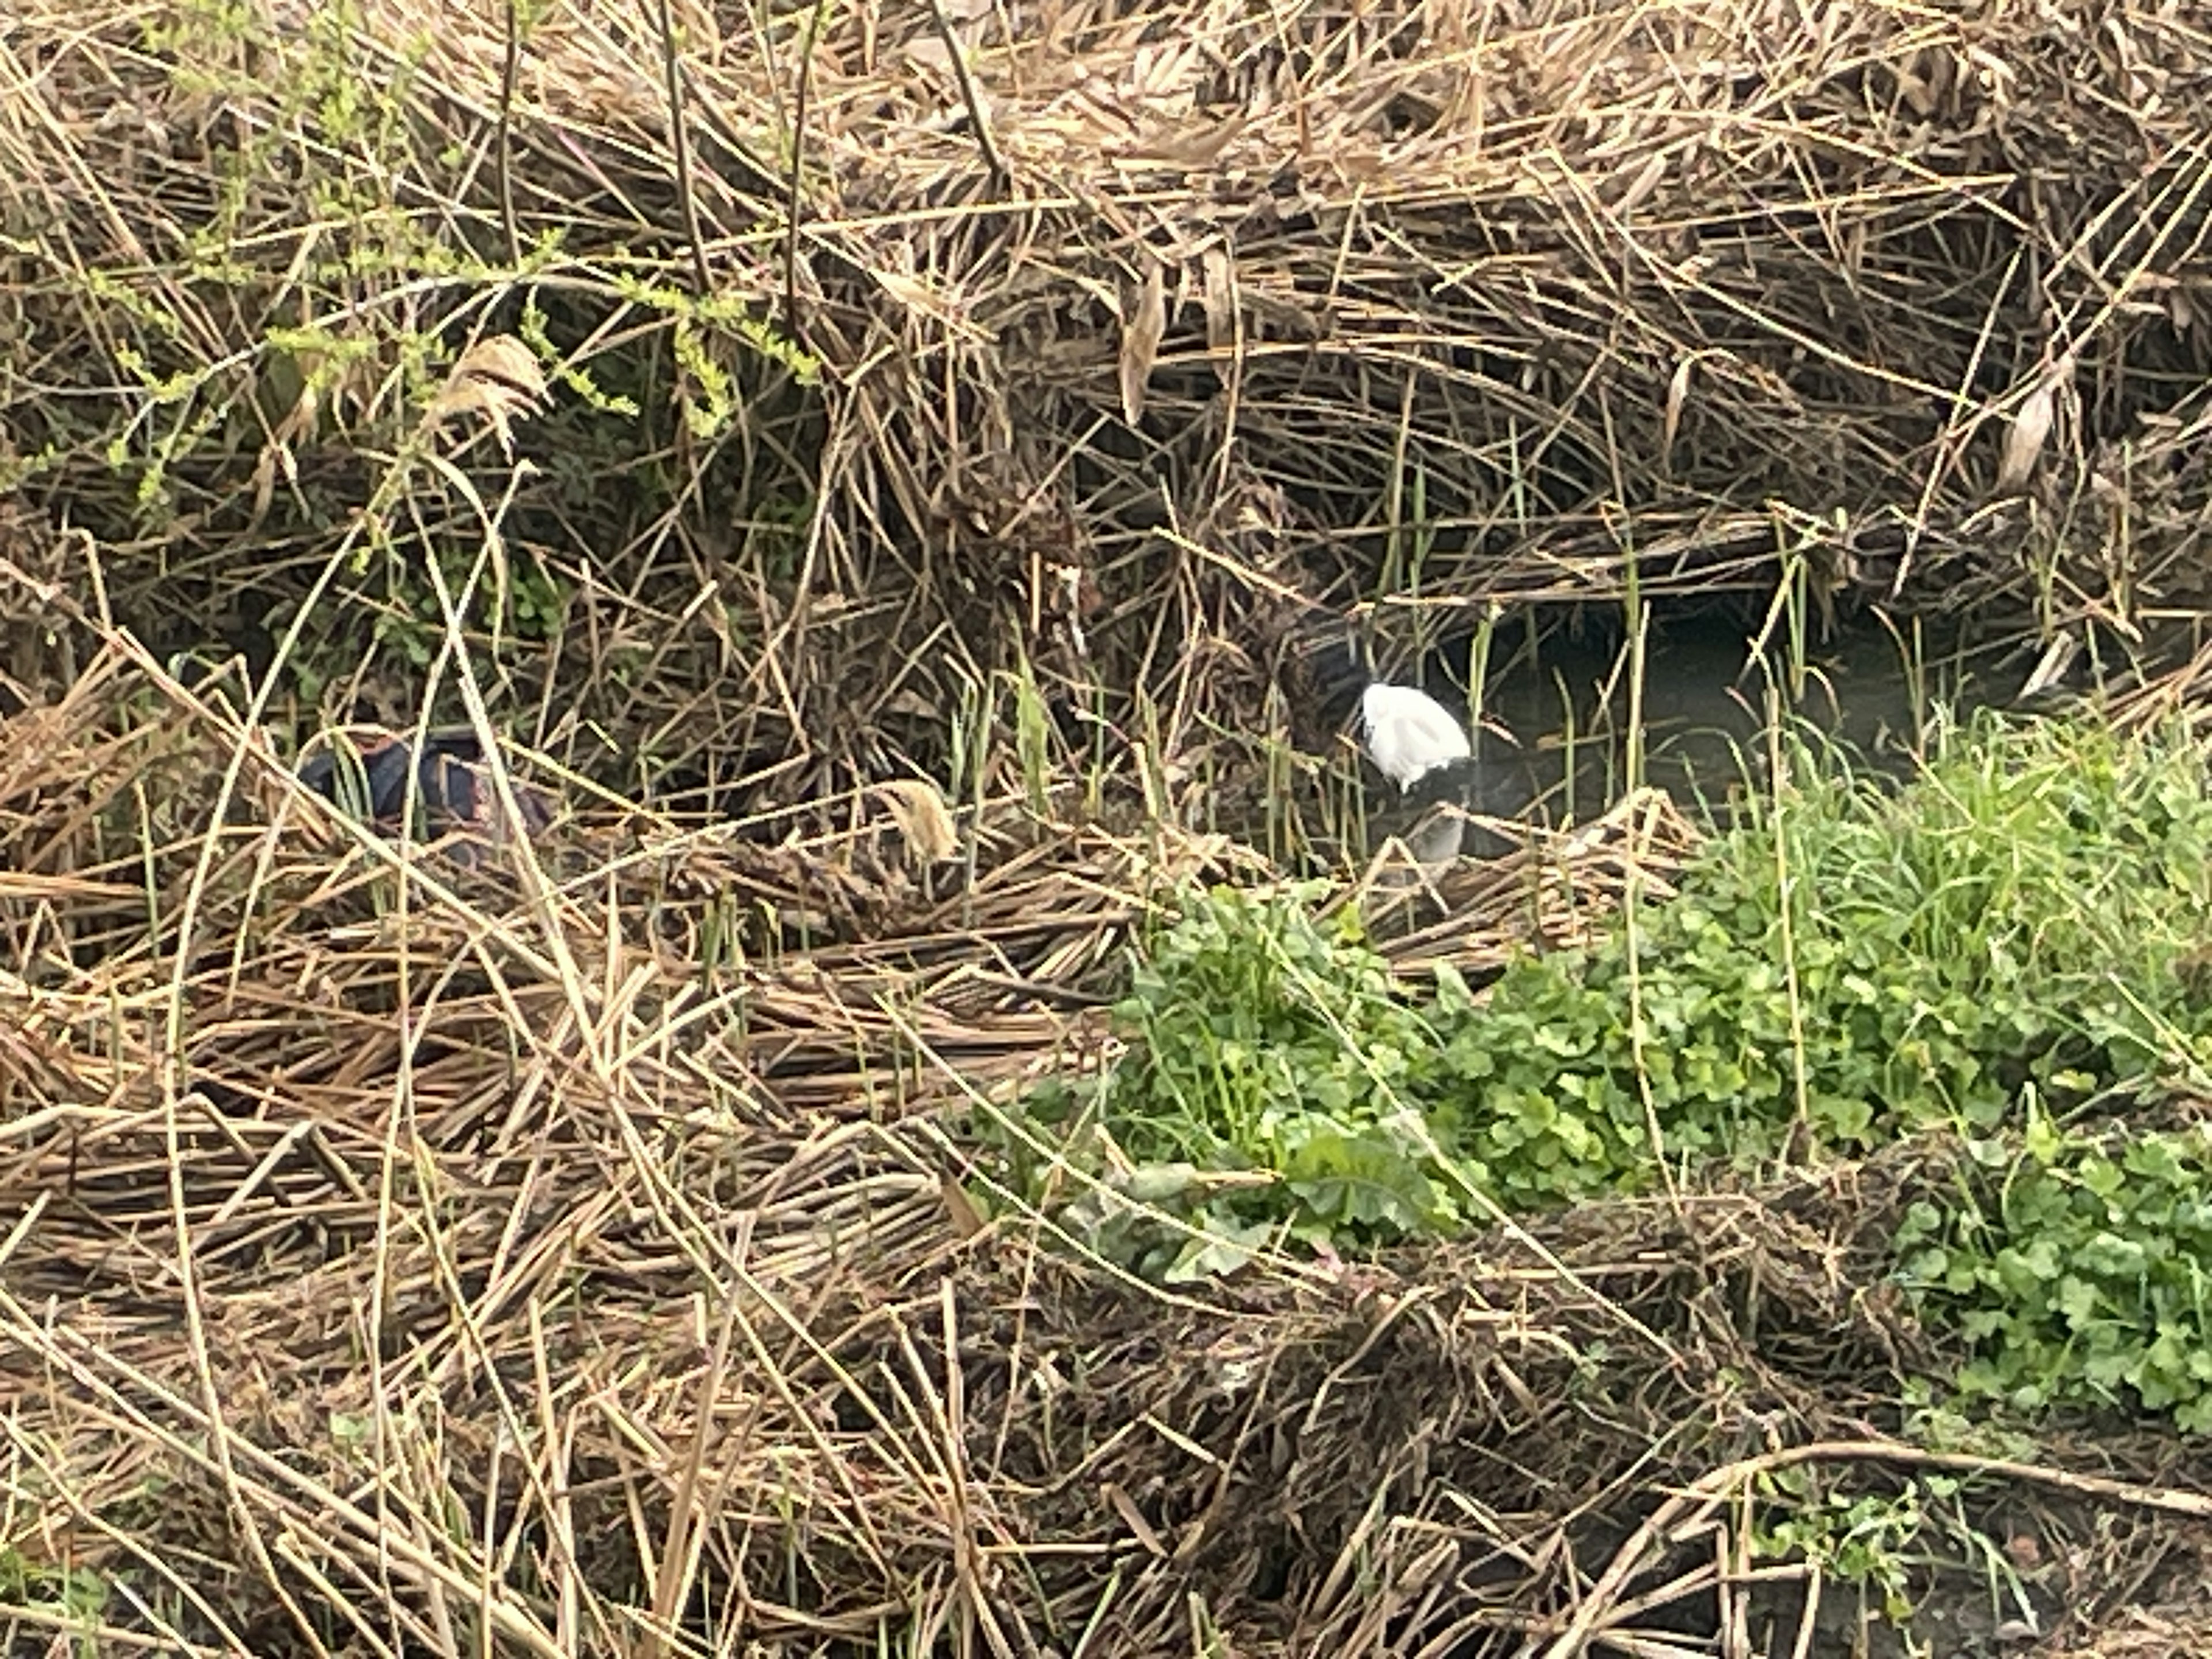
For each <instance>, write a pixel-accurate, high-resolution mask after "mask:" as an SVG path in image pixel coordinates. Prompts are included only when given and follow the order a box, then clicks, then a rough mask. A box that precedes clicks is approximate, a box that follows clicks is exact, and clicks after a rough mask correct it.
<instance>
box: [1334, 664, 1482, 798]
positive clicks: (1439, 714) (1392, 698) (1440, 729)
mask: <svg viewBox="0 0 2212 1659" xmlns="http://www.w3.org/2000/svg"><path fill="white" fill-rule="evenodd" d="M1359 714H1360V723H1361V725H1362V726H1364V728H1365V732H1366V738H1367V752H1368V754H1369V755H1370V757H1373V759H1374V762H1375V764H1376V766H1377V767H1378V768H1380V769H1382V773H1383V776H1384V777H1386V778H1388V779H1389V780H1390V781H1391V782H1393V783H1395V784H1396V785H1397V786H1398V793H1400V794H1401V795H1403V794H1404V793H1407V791H1408V790H1410V789H1412V788H1413V786H1414V785H1415V784H1417V783H1419V781H1421V780H1422V779H1423V778H1425V777H1427V776H1428V775H1430V774H1431V773H1432V772H1438V771H1442V770H1443V769H1444V768H1446V767H1449V766H1450V765H1452V764H1454V763H1455V762H1462V761H1471V760H1473V759H1474V744H1472V743H1470V742H1468V735H1467V728H1466V727H1465V726H1462V725H1461V724H1460V723H1459V721H1458V720H1455V719H1454V718H1453V716H1452V713H1451V711H1450V710H1449V709H1448V708H1445V707H1444V706H1443V704H1442V703H1440V702H1437V700H1436V699H1435V698H1434V697H1432V696H1429V694H1428V693H1427V692H1425V691H1419V690H1414V688H1413V687H1412V686H1410V685H1387V684H1383V682H1382V681H1380V680H1377V681H1376V682H1374V683H1373V684H1370V685H1369V686H1368V688H1367V690H1366V691H1365V692H1364V694H1363V695H1362V696H1361V697H1360V700H1359Z"/></svg>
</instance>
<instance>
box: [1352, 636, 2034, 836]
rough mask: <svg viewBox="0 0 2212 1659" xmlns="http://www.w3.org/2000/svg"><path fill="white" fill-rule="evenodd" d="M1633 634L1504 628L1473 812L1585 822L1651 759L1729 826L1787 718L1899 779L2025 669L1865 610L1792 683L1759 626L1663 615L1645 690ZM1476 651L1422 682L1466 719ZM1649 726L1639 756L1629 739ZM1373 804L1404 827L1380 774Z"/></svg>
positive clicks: (1652, 778) (1389, 829)
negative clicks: (1939, 732)
mask: <svg viewBox="0 0 2212 1659" xmlns="http://www.w3.org/2000/svg"><path fill="white" fill-rule="evenodd" d="M1622 632H1623V630H1622V629H1620V626H1619V625H1618V624H1617V623H1613V624H1611V625H1609V626H1607V625H1604V624H1600V625H1594V626H1590V627H1589V628H1587V629H1585V630H1584V631H1583V636H1582V637H1581V638H1575V637H1571V635H1569V633H1568V631H1567V630H1565V629H1562V628H1554V629H1552V630H1551V631H1549V632H1548V633H1547V634H1546V635H1543V636H1542V637H1541V638H1532V637H1530V635H1528V634H1527V633H1523V632H1522V631H1521V630H1519V629H1515V628H1512V627H1508V628H1506V629H1502V630H1500V632H1499V633H1498V635H1496V636H1495V637H1494V638H1493V640H1492V644H1491V648H1490V653H1489V659H1488V663H1487V665H1486V672H1485V674H1484V676H1483V681H1484V683H1483V686H1482V698H1481V703H1482V706H1481V711H1480V712H1481V716H1482V718H1481V722H1480V729H1479V730H1478V731H1477V732H1476V734H1475V754H1476V766H1475V771H1474V783H1473V786H1472V788H1471V790H1470V792H1469V796H1468V799H1467V802H1466V805H1468V807H1469V808H1470V810H1472V811H1474V812H1475V813H1476V814H1478V815H1480V816H1482V817H1492V818H1500V819H1514V820H1519V821H1522V822H1526V823H1541V824H1547V825H1550V826H1553V827H1560V826H1564V825H1566V824H1570V823H1588V822H1589V821H1590V820H1591V819H1593V818H1595V817H1599V816H1601V814H1603V813H1604V812H1605V811H1607V808H1608V807H1610V806H1611V805H1613V804H1614V803H1615V802H1617V801H1618V800H1619V799H1620V798H1621V796H1622V795H1623V794H1625V793H1626V792H1627V789H1628V787H1629V785H1630V782H1631V770H1632V766H1634V765H1638V764H1640V767H1641V781H1643V782H1644V783H1645V784H1647V785H1651V786H1656V787H1660V788H1662V789H1665V790H1666V791H1667V792H1668V794H1670V795H1671V796H1672V797H1673V798H1674V800H1675V802H1676V804H1677V805H1680V807H1681V808H1682V809H1683V810H1684V811H1686V813H1688V814H1689V815H1690V816H1691V817H1693V818H1694V819H1696V820H1697V821H1699V822H1701V823H1705V824H1707V825H1709V826H1718V825H1723V824H1725V823H1727V822H1729V819H1730V817H1732V816H1733V811H1734V803H1735V802H1736V801H1738V800H1741V799H1742V798H1743V794H1744V792H1745V791H1746V789H1747V788H1748V789H1752V790H1763V789H1764V788H1765V787H1766V779H1767V776H1768V772H1769V764H1768V757H1769V752H1770V750H1769V744H1768V738H1769V735H1770V732H1771V722H1772V719H1773V717H1774V716H1775V715H1776V714H1781V715H1784V716H1787V715H1789V714H1791V713H1793V712H1794V713H1795V714H1799V715H1802V717H1804V718H1805V720H1808V722H1809V723H1810V724H1811V725H1812V726H1814V728H1816V729H1817V730H1819V731H1820V732H1825V733H1826V734H1827V735H1828V736H1830V737H1831V738H1834V739H1835V740H1837V741H1838V743H1840V744H1842V745H1844V747H1845V749H1846V750H1848V751H1849V752H1850V754H1851V756H1852V758H1853V760H1854V762H1855V763H1859V764H1863V765H1864V766H1866V767H1869V768H1871V769H1875V771H1878V772H1881V773H1887V774H1889V775H1903V774H1904V773H1905V771H1907V770H1908V769H1910V767H1911V763H1912V758H1913V755H1914V753H1915V750H1916V746H1917V740H1918V737H1919V734H1920V732H1922V731H1923V727H1924V726H1925V724H1926V722H1927V720H1928V719H1929V716H1930V714H1932V713H1933V712H1934V711H1935V710H1936V708H1938V707H1939V706H1941V707H1947V708H1949V709H1951V710H1952V711H1953V712H1954V713H1957V714H1964V713H1966V712H1967V711H1969V710H1971V709H1972V708H1976V707H1978V706H1981V705H1984V704H1987V703H1990V702H2002V701H2005V700H2007V699H2009V698H2010V697H2011V696H2014V695H2015V693H2016V692H2017V691H2018V690H2019V688H2020V686H2021V683H2022V682H2023V680H2024V679H2025V678H2026V676H2027V670H2028V665H2027V663H2025V662H2022V661H2021V660H2019V659H2018V653H2012V654H2011V655H2009V656H2007V655H2003V654H2001V653H1994V652H1984V653H1978V654H1973V655H1970V654H1969V653H1965V652H1963V651H1960V650H1959V649H1957V648H1956V647H1953V646H1950V645H1948V644H1938V643H1936V642H1935V641H1931V640H1926V639H1923V640H1920V641H1915V639H1914V638H1913V635H1911V633H1910V632H1906V633H1905V634H1904V635H1903V637H1902V639H1900V637H1899V635H1897V634H1893V633H1892V632H1891V631H1890V630H1889V629H1887V628H1885V627H1884V626H1883V625H1882V624H1881V622H1880V621H1879V620H1878V619H1875V618H1871V617H1869V618H1866V619H1863V620H1861V621H1858V622H1855V623H1851V624H1850V625H1848V626H1844V627H1839V628H1838V629H1837V630H1836V632H1835V633H1834V635H1832V637H1831V638H1829V639H1828V640H1826V641H1821V642H1819V643H1817V644H1814V645H1812V646H1811V647H1808V649H1807V651H1806V652H1805V656H1804V661H1803V664H1802V672H1801V673H1800V674H1798V675H1796V676H1795V677H1793V676H1792V675H1791V674H1790V669H1789V665H1788V661H1787V655H1788V653H1787V652H1786V650H1785V649H1784V648H1782V647H1778V646H1777V645H1776V644H1775V643H1773V642H1772V641H1770V642H1769V643H1768V646H1767V649H1766V650H1765V653H1764V655H1763V656H1762V655H1761V654H1760V653H1759V652H1758V650H1757V649H1756V644H1755V634H1756V628H1755V626H1754V627H1753V628H1751V629H1747V628H1746V626H1745V625H1744V623H1743V621H1742V619H1741V618H1740V617H1728V616H1724V615H1713V614H1708V615H1699V616H1689V617H1674V618H1671V619H1669V620H1668V621H1666V622H1664V623H1658V622H1656V621H1655V623H1653V624H1652V626H1651V628H1650V630H1649V631H1648V632H1647V634H1646V636H1645V643H1644V661H1643V674H1642V685H1641V691H1640V696H1638V695H1632V678H1633V672H1632V668H1633V665H1632V661H1631V654H1630V653H1629V652H1628V651H1627V649H1626V644H1625V641H1624V640H1623V638H1622V637H1621V635H1622ZM1471 655H1472V653H1471V651H1470V649H1469V647H1467V646H1466V645H1464V644H1462V645H1460V646H1459V647H1456V648H1452V647H1447V648H1445V649H1444V650H1443V651H1441V652H1439V653H1437V656H1436V657H1435V658H1433V659H1431V661H1430V662H1429V664H1428V665H1426V671H1425V673H1424V675H1423V677H1422V678H1423V682H1424V686H1425V690H1428V691H1429V692H1430V693H1431V695H1432V696H1436V697H1437V698H1438V699H1439V700H1441V701H1442V702H1443V703H1444V704H1445V705H1446V707H1448V708H1451V709H1452V710H1453V711H1454V712H1455V713H1460V714H1463V713H1464V712H1465V710H1466V709H1467V707H1468V693H1467V690H1466V683H1467V680H1468V676H1469V659H1470V657H1471ZM1770 668H1771V671H1770ZM1639 726H1640V729H1641V732H1642V736H1643V742H1642V752H1641V755H1640V757H1635V756H1633V755H1632V745H1631V743H1630V734H1631V732H1632V731H1634V730H1636V729H1638V727H1639ZM1369 800H1370V805H1371V806H1372V807H1376V808H1380V809H1381V810H1380V811H1378V812H1377V813H1376V816H1375V817H1373V818H1371V819H1370V836H1369V839H1370V843H1371V844H1379V840H1380V834H1381V833H1401V832H1402V831H1403V829H1405V828H1406V827H1407V826H1406V825H1401V824H1400V823H1397V822H1395V820H1396V819H1398V818H1399V817H1406V816H1407V813H1405V812H1401V811H1394V810H1392V808H1391V806H1390V805H1387V804H1386V803H1385V802H1384V800H1383V792H1382V790H1381V789H1379V788H1378V787H1377V786H1376V781H1375V780H1374V779H1373V778H1372V776H1371V774H1370V787H1369ZM1409 805H1410V804H1409ZM1408 822H1409V823H1410V818H1409V820H1408ZM1506 845H1508V843H1507V842H1505V840H1504V837H1502V836H1498V835H1495V834H1490V833H1487V832H1481V831H1476V832H1471V833H1469V834H1468V836H1466V838H1465V843H1464V846H1463V848H1462V850H1464V851H1465V852H1468V853H1470V854H1496V853H1498V852H1501V851H1503V850H1504V848H1505V847H1506Z"/></svg>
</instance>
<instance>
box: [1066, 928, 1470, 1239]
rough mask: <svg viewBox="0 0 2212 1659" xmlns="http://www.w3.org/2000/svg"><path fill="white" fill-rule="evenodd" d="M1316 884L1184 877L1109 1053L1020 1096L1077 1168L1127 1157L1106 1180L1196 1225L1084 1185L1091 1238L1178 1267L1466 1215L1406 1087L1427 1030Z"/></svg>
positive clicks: (1422, 1056) (1440, 1224) (1400, 1233)
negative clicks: (1146, 1215) (1321, 903)
mask: <svg viewBox="0 0 2212 1659" xmlns="http://www.w3.org/2000/svg"><path fill="white" fill-rule="evenodd" d="M1320 891H1321V889H1320V888H1318V887H1317V886H1314V885H1311V884H1308V885H1305V886H1302V887H1297V888H1291V889H1286V890H1277V891H1271V892H1247V891H1241V890H1237V889H1233V888H1216V889H1214V890H1211V891H1208V892H1203V893H1192V894H1189V895H1187V896H1186V897H1185V898H1184V900H1183V902H1182V908H1181V913H1180V915H1178V916H1177V917H1176V919H1175V921H1173V922H1172V923H1171V924H1170V926H1168V927H1165V928H1164V930H1163V931H1162V932H1161V933H1160V934H1159V935H1158V937H1157V938H1156V939H1154V940H1153V941H1152V944H1151V945H1150V948H1149V949H1148V950H1147V951H1146V953H1145V955H1144V957H1143V959H1142V960H1141V961H1140V962H1139V964H1138V966H1137V968H1136V970H1135V974H1134V976H1133V981H1132V984H1131V987H1130V989H1129V993H1128V994H1127V996H1126V997H1125V998H1124V999H1123V1000H1122V1001H1121V1003H1120V1005H1119V1006H1117V1007H1116V1009H1115V1020H1116V1024H1117V1027H1118V1029H1119V1030H1120V1031H1121V1034H1122V1036H1124V1038H1125V1039H1126V1040H1127V1042H1128V1045H1129V1047H1128V1048H1127V1054H1126V1055H1125V1056H1124V1058H1123V1059H1122V1060H1121V1064H1120V1065H1118V1066H1116V1067H1115V1069H1114V1070H1113V1071H1112V1072H1110V1073H1108V1074H1107V1075H1106V1076H1105V1077H1104V1078H1103V1079H1099V1080H1098V1081H1097V1082H1096V1083H1095V1084H1091V1085H1085V1086H1082V1087H1077V1086H1074V1085H1065V1084H1063V1085H1058V1086H1055V1087H1052V1088H1048V1089H1045V1090H1042V1091H1038V1092H1037V1093H1036V1094H1035V1095H1034V1096H1032V1097H1031V1099H1030V1102H1029V1113H1030V1118H1031V1121H1033V1122H1035V1123H1036V1124H1037V1125H1038V1126H1040V1127H1042V1128H1044V1129H1046V1130H1047V1131H1048V1132H1050V1133H1052V1134H1053V1135H1054V1138H1055V1139H1057V1140H1059V1141H1060V1142H1062V1143H1063V1144H1072V1145H1073V1146H1076V1147H1078V1148H1079V1149H1084V1148H1088V1149H1089V1151H1088V1154H1087V1160H1086V1167H1089V1168H1093V1169H1099V1170H1109V1171H1115V1170H1120V1171H1127V1170H1129V1169H1130V1168H1131V1167H1132V1166H1133V1169H1134V1170H1136V1171H1137V1172H1139V1173H1138V1175H1137V1176H1135V1177H1134V1178H1132V1177H1131V1176H1129V1175H1127V1174H1126V1173H1118V1174H1115V1176H1114V1180H1115V1182H1116V1183H1117V1184H1116V1185H1115V1187H1113V1188H1109V1191H1120V1192H1124V1193H1127V1194H1128V1195H1129V1196H1130V1197H1131V1198H1132V1200H1133V1202H1134V1203H1136V1204H1140V1205H1146V1206H1151V1207H1152V1208H1154V1209H1156V1210H1158V1211H1163V1212H1166V1213H1168V1214H1170V1215H1175V1216H1179V1217H1182V1218H1188V1220H1191V1221H1193V1222H1195V1223H1197V1224H1200V1225H1201V1226H1202V1227H1203V1228H1204V1229H1206V1230H1208V1231H1206V1232H1205V1233H1204V1234H1203V1235H1202V1236H1193V1235H1191V1234H1189V1233H1188V1231H1182V1232H1181V1233H1178V1232H1177V1231H1176V1230H1173V1229H1170V1230H1167V1231H1162V1230H1161V1229H1160V1228H1158V1227H1157V1226H1152V1225H1146V1222H1145V1221H1144V1219H1143V1218H1142V1217H1141V1215H1140V1214H1139V1212H1137V1211H1135V1210H1134V1209H1133V1208H1132V1207H1131V1206H1128V1205H1121V1206H1116V1205H1115V1204H1113V1203H1111V1202H1110V1201H1109V1200H1102V1198H1101V1197H1100V1195H1099V1194H1093V1195H1092V1197H1091V1200H1089V1203H1088V1206H1087V1207H1086V1208H1085V1210H1083V1211H1080V1212H1078V1216H1077V1218H1078V1219H1079V1221H1081V1222H1082V1223H1083V1224H1084V1225H1085V1231H1087V1232H1088V1233H1089V1234H1090V1235H1091V1238H1092V1242H1093V1243H1096V1244H1097V1245H1098V1247H1099V1248H1101V1249H1106V1250H1108V1251H1109V1253H1110V1254H1112V1255H1115V1256H1118V1257H1120V1258H1121V1259H1123V1260H1125V1261H1132V1262H1137V1263H1139V1264H1144V1265H1148V1266H1149V1267H1152V1268H1154V1269H1157V1270H1159V1271H1162V1272H1164V1273H1168V1274H1169V1275H1170V1276H1183V1275H1186V1274H1188V1273H1192V1272H1194V1271H1199V1270H1201V1269H1206V1268H1209V1267H1210V1268H1212V1269H1213V1270H1218V1269H1219V1268H1220V1267H1225V1266H1230V1265H1234V1262H1235V1261H1237V1260H1241V1259H1242V1257H1241V1248H1242V1247H1244V1246H1252V1245H1256V1244H1257V1243H1259V1242H1260V1241H1261V1240H1262V1239H1263V1238H1266V1237H1270V1236H1273V1235H1275V1234H1280V1235H1282V1236H1285V1237H1294V1238H1300V1239H1304V1240H1306V1241H1308V1242H1310V1243H1370V1242H1376V1241H1380V1240H1387V1239H1391V1238H1398V1237H1408V1236H1417V1235H1423V1234H1435V1233H1440V1232H1445V1231H1450V1230H1452V1229H1453V1228H1455V1227H1456V1226H1457V1225H1458V1224H1459V1222H1460V1219H1461V1215H1460V1211H1459V1208H1458V1206H1457V1202H1456V1200H1455V1190H1456V1189H1457V1184H1458V1183H1460V1182H1464V1180H1465V1176H1464V1175H1457V1176H1455V1174H1454V1173H1453V1171H1452V1170H1450V1169H1449V1154H1448V1153H1447V1152H1445V1151H1444V1150H1443V1147H1441V1146H1439V1144H1438V1141H1437V1135H1436V1132H1435V1128H1434V1127H1433V1125H1432V1122H1431V1121H1430V1120H1427V1119H1425V1117H1424V1115H1423V1114H1422V1112H1421V1110H1420V1109H1419V1103H1418V1102H1417V1100H1416V1099H1415V1098H1414V1097H1413V1096H1412V1095H1411V1094H1410V1093H1409V1089H1410V1086H1411V1085H1412V1083H1413V1079H1414V1078H1415V1075H1416V1073H1417V1072H1418V1071H1419V1068H1420V1067H1421V1066H1423V1064H1424V1063H1425V1060H1426V1057H1427V1056H1429V1055H1430V1054H1431V1053H1432V1052H1433V1050H1434V1049H1435V1048H1436V1041H1437V1040H1436V1037H1435V1036H1434V1034H1433V1032H1432V1031H1431V1030H1430V1029H1429V1027H1428V1025H1427V1024H1426V1022H1425V1020H1424V1018H1422V1016H1421V1015H1420V1014H1419V1012H1416V1011H1415V1010H1414V1009H1413V1008H1412V1007H1410V1006H1407V1003H1406V1002H1405V1001H1404V1000H1402V999H1401V998H1400V997H1399V996H1398V995H1397V994H1395V989H1394V987H1393V986H1392V983H1391V980H1390V976H1389V969H1388V967H1387V965H1386V964H1385V963H1383V959H1382V958H1381V957H1379V956H1377V955H1376V953H1375V952H1374V951H1373V950H1371V949H1370V947H1369V946H1368V945H1367V944H1366V943H1365V941H1364V939H1362V937H1361V935H1360V931H1359V923H1358V917H1357V915H1355V914H1354V913H1353V912H1352V911H1350V910H1344V911H1340V912H1338V913H1336V914H1335V915H1331V916H1328V917H1327V918H1321V917H1317V916H1316V915H1315V913H1314V910H1313V908H1312V902H1313V901H1314V900H1315V899H1316V897H1318V896H1319V893H1320ZM1109 1147H1110V1151H1109ZM1210 1242H1222V1243H1229V1244H1231V1245H1232V1246H1236V1247H1238V1248H1237V1249H1231V1250H1229V1251H1227V1252H1223V1251H1220V1250H1218V1249H1211V1248H1210Z"/></svg>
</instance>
